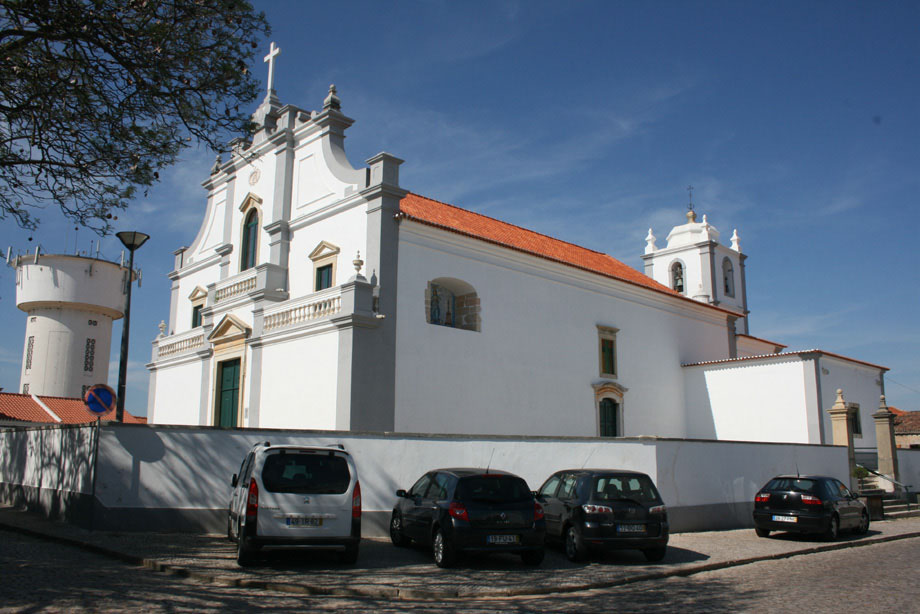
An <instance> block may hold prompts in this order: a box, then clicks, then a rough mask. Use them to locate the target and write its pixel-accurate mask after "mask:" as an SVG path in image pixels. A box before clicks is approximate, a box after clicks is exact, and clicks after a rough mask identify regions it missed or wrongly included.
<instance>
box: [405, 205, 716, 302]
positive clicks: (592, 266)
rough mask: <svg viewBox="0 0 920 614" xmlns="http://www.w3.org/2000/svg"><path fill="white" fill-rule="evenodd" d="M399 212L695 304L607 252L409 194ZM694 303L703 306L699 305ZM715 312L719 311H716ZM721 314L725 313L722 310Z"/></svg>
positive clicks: (432, 224)
mask: <svg viewBox="0 0 920 614" xmlns="http://www.w3.org/2000/svg"><path fill="white" fill-rule="evenodd" d="M399 208H400V212H401V213H402V215H403V217H405V218H407V219H410V220H413V221H415V222H419V223H421V224H427V225H429V226H434V227H437V228H441V229H443V230H447V231H450V232H455V233H458V234H462V235H466V236H468V237H473V238H475V239H480V240H483V241H488V242H489V243H495V244H496V245H501V246H504V247H508V248H510V249H514V250H517V251H521V252H525V253H528V254H532V255H535V256H539V257H541V258H546V259H547V260H552V261H554V262H560V263H562V264H566V265H569V266H572V267H575V268H578V269H582V270H585V271H589V272H592V273H597V274H599V275H604V276H605V277H612V278H614V279H619V280H621V281H625V282H628V283H631V284H635V285H638V286H643V287H646V288H650V289H652V290H655V291H656V292H661V293H664V294H669V295H671V296H674V297H678V298H682V299H685V300H692V299H688V298H687V297H685V296H684V295H682V294H680V293H678V292H675V291H674V290H671V289H670V288H668V287H667V286H665V285H663V284H660V283H658V282H657V281H655V280H653V279H652V278H650V277H648V276H647V275H645V274H643V273H640V272H639V271H637V270H636V269H634V268H632V267H631V266H628V265H626V264H623V263H622V262H620V261H619V260H617V259H616V258H613V257H612V256H608V255H607V254H605V253H603V252H596V251H594V250H590V249H587V248H585V247H581V246H579V245H575V244H573V243H567V242H565V241H560V240H559V239H554V238H553V237H548V236H546V235H543V234H540V233H538V232H534V231H532V230H527V229H526V228H521V227H520V226H515V225H513V224H509V223H507V222H502V221H500V220H496V219H494V218H490V217H487V216H485V215H481V214H479V213H474V212H472V211H467V210H466V209H461V208H460V207H455V206H454V205H449V204H447V203H442V202H439V201H437V200H432V199H430V198H426V197H424V196H419V195H418V194H412V193H409V194H407V195H406V196H405V197H404V198H403V199H402V200H401V201H400V202H399ZM694 303H696V304H700V303H698V302H697V301H694ZM714 309H718V308H715V307H714ZM719 311H724V310H723V309H719Z"/></svg>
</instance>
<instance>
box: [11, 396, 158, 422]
mask: <svg viewBox="0 0 920 614" xmlns="http://www.w3.org/2000/svg"><path fill="white" fill-rule="evenodd" d="M38 398H39V399H40V400H41V402H42V403H44V404H45V406H47V407H48V409H50V410H51V411H52V412H53V413H54V414H55V415H56V416H57V417H58V418H60V419H61V422H60V423H61V424H84V423H87V422H93V421H94V420H95V419H96V415H95V414H93V413H92V412H90V411H89V410H88V409H86V405H84V404H83V400H82V399H75V398H69V397H48V396H39V397H38ZM0 418H6V419H7V420H18V421H22V422H38V423H48V424H56V423H58V422H57V420H55V419H54V418H53V417H52V416H51V415H49V414H48V412H46V411H45V410H44V409H43V408H42V406H41V405H39V404H38V403H36V402H35V400H34V399H33V398H32V395H30V394H16V393H11V392H0ZM114 418H115V412H114V410H113V411H111V412H109V413H107V414H105V415H103V416H102V419H103V421H106V420H113V419H114ZM125 423H126V424H146V423H147V419H146V418H143V417H138V416H133V415H131V414H130V413H129V412H127V411H126V412H125Z"/></svg>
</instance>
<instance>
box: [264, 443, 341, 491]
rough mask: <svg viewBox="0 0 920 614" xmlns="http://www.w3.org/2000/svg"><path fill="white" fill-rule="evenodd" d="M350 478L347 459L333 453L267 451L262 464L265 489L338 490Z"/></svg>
mask: <svg viewBox="0 0 920 614" xmlns="http://www.w3.org/2000/svg"><path fill="white" fill-rule="evenodd" d="M350 481H351V473H350V472H349V471H348V462H347V461H346V460H345V458H343V457H342V456H340V455H337V454H328V453H314V454H310V453H306V452H290V451H288V452H285V453H276V454H270V455H269V456H268V457H267V458H266V459H265V465H264V466H263V467H262V483H263V484H265V488H266V489H267V490H268V491H269V492H291V493H299V494H305V495H308V494H313V495H319V494H342V493H344V492H345V491H346V490H348V484H349V482H350Z"/></svg>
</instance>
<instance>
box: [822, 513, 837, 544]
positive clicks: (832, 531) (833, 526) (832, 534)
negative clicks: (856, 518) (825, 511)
mask: <svg viewBox="0 0 920 614" xmlns="http://www.w3.org/2000/svg"><path fill="white" fill-rule="evenodd" d="M839 535H840V519H839V518H837V515H836V514H835V515H833V516H831V521H830V523H829V524H828V525H827V531H826V532H825V533H824V537H826V538H827V539H829V540H835V539H837V537H838V536H839Z"/></svg>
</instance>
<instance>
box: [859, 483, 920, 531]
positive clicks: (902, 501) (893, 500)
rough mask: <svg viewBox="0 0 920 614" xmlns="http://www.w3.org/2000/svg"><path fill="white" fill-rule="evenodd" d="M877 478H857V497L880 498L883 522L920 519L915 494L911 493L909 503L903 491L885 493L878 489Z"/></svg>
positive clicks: (918, 504)
mask: <svg viewBox="0 0 920 614" xmlns="http://www.w3.org/2000/svg"><path fill="white" fill-rule="evenodd" d="M878 482H879V478H877V477H876V476H874V475H869V477H865V478H859V496H860V497H866V498H868V497H881V498H882V514H883V516H884V518H885V520H894V519H896V518H912V517H920V502H918V500H917V493H916V492H913V491H911V493H910V502H908V500H907V495H906V493H905V492H904V491H903V490H900V489H899V490H896V491H894V492H887V491H885V490H884V489H883V488H880V487H879V483H878Z"/></svg>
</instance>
